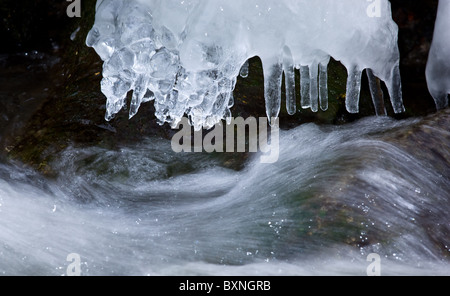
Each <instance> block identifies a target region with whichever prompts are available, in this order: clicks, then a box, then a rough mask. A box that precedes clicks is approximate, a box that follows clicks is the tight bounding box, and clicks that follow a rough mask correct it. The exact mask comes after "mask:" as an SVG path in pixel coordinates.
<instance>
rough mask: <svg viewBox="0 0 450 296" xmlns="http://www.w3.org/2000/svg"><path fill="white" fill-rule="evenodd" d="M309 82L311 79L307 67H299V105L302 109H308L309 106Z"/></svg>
mask: <svg viewBox="0 0 450 296" xmlns="http://www.w3.org/2000/svg"><path fill="white" fill-rule="evenodd" d="M310 84H311V79H310V77H309V67H308V66H301V67H300V94H301V106H302V108H303V109H308V108H310V107H311V97H310V95H311V94H310V92H309V89H310Z"/></svg>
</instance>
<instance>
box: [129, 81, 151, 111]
mask: <svg viewBox="0 0 450 296" xmlns="http://www.w3.org/2000/svg"><path fill="white" fill-rule="evenodd" d="M139 76H140V77H139V78H138V80H137V82H136V86H135V88H134V91H133V97H132V99H131V104H130V113H129V118H130V119H131V118H132V117H134V116H135V115H136V114H137V112H138V111H139V107H140V106H141V103H142V101H143V98H144V96H145V94H146V93H147V78H146V77H145V76H144V75H139Z"/></svg>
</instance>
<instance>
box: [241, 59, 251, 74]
mask: <svg viewBox="0 0 450 296" xmlns="http://www.w3.org/2000/svg"><path fill="white" fill-rule="evenodd" d="M249 66H250V65H249V62H248V60H247V61H245V63H244V64H243V65H242V67H241V71H240V73H239V75H241V77H242V78H247V77H248V73H249Z"/></svg>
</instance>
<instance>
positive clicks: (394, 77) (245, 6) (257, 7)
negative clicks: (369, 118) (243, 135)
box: [86, 0, 404, 130]
mask: <svg viewBox="0 0 450 296" xmlns="http://www.w3.org/2000/svg"><path fill="white" fill-rule="evenodd" d="M369 4H370V3H368V2H367V1H365V0H349V1H333V0H318V1H314V2H313V3H312V2H311V1H307V0H295V1H293V0H284V1H278V0H266V1H256V0H250V1H239V2H237V1H225V0H214V1H205V0H192V1H175V0H167V1H158V0H132V1H123V0H98V2H97V11H96V20H95V24H94V27H93V28H92V30H91V31H90V33H89V34H88V37H87V40H86V43H87V45H88V46H91V47H93V48H94V49H95V50H96V51H97V53H98V54H99V55H100V57H101V58H102V59H103V60H104V69H103V81H102V85H101V89H102V92H103V93H104V94H105V95H106V97H107V112H106V120H111V119H112V118H113V117H114V115H115V114H117V113H118V112H119V111H120V110H121V109H122V108H123V107H124V106H125V105H126V96H127V93H128V92H129V91H131V90H133V91H134V92H133V97H132V101H131V106H130V108H129V110H130V114H129V115H130V118H131V117H133V116H134V115H135V114H136V113H137V112H138V110H139V107H140V105H141V103H143V102H147V101H150V100H154V101H155V102H154V104H155V109H156V117H157V118H158V120H159V121H160V123H161V124H163V123H165V122H167V123H170V124H171V125H172V126H176V125H177V124H178V122H179V121H180V119H181V117H183V116H184V114H187V115H188V117H189V118H190V120H191V123H192V124H193V125H194V127H195V128H196V129H197V130H198V129H200V128H202V127H205V128H210V127H212V126H213V125H214V124H215V123H217V122H218V121H220V120H221V119H224V118H228V117H230V116H231V112H230V108H231V106H232V100H233V99H232V93H233V90H234V87H235V84H236V78H237V76H238V75H242V76H244V77H245V76H246V75H248V70H247V69H248V67H247V61H248V59H249V58H252V57H255V56H258V57H260V58H261V60H262V62H263V67H264V75H265V97H266V98H265V99H266V109H267V115H268V117H269V118H272V117H277V116H278V115H279V112H280V106H281V99H282V98H281V81H282V78H283V73H284V75H285V77H286V81H287V83H286V84H287V89H286V92H287V96H288V97H287V108H288V113H289V114H294V113H295V112H296V111H297V110H296V102H295V84H296V83H295V75H293V72H294V71H293V70H295V69H300V70H301V73H302V77H301V79H300V88H301V91H300V92H301V96H302V98H301V102H302V103H301V107H302V108H311V110H312V111H314V112H317V111H318V110H319V105H320V108H321V109H322V110H326V109H327V106H328V90H327V75H326V72H327V65H328V63H329V60H330V58H331V57H333V58H334V59H335V60H337V61H340V62H341V63H342V64H343V65H344V66H345V67H346V68H347V69H348V72H349V75H348V81H347V102H346V107H347V110H348V111H349V112H350V113H357V112H358V111H359V95H360V87H361V74H362V71H363V70H364V69H370V76H371V79H372V80H373V79H375V78H379V79H381V80H382V81H384V82H385V83H386V86H387V89H388V91H389V95H390V97H391V101H392V106H393V109H394V111H395V112H396V113H400V112H403V111H404V107H403V103H402V91H401V82H400V70H399V51H398V46H397V34H398V27H397V25H396V24H395V23H394V22H393V20H392V15H391V9H390V3H389V2H388V1H387V0H383V1H380V7H379V8H378V9H379V12H380V14H379V15H380V17H371V16H370V14H369V13H368V6H369ZM373 85H379V84H377V83H375V84H373ZM379 93H380V91H379V89H374V90H372V95H373V98H374V102H375V104H378V105H379V100H380V95H379Z"/></svg>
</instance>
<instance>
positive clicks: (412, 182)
mask: <svg viewBox="0 0 450 296" xmlns="http://www.w3.org/2000/svg"><path fill="white" fill-rule="evenodd" d="M411 123H412V122H411V121H406V122H395V121H391V120H389V119H387V118H381V119H380V118H368V119H365V120H363V121H360V122H358V123H355V124H351V125H349V126H346V127H318V126H316V125H314V124H309V125H304V126H301V127H298V128H296V129H293V130H291V131H287V132H286V131H284V132H282V133H281V137H280V149H281V150H280V159H279V161H278V162H277V163H275V164H261V163H259V161H258V157H255V158H254V159H253V158H252V159H251V160H249V162H248V163H247V164H246V165H245V168H244V169H243V170H241V171H234V170H230V169H226V168H224V167H222V166H221V165H220V164H221V161H220V159H219V158H218V157H217V156H214V155H208V154H203V153H197V154H196V153H191V154H175V153H173V152H171V150H170V142H169V141H167V140H159V139H149V140H148V141H145V142H143V143H141V144H138V145H131V146H129V147H123V148H122V149H120V150H117V151H112V150H105V149H103V148H98V147H91V148H73V147H72V148H68V149H66V150H65V151H64V152H63V153H62V154H61V155H58V156H55V163H54V164H53V165H54V167H55V168H56V169H57V171H58V177H57V178H56V179H53V180H49V179H45V178H43V177H40V176H38V175H37V174H36V173H34V172H32V171H30V170H27V169H22V168H19V167H17V166H15V165H13V164H4V165H1V166H0V221H1V222H0V274H4V275H36V274H38V275H64V274H66V273H67V268H68V267H69V264H70V262H68V261H66V259H67V256H68V255H69V254H73V253H75V254H78V255H79V256H80V258H81V275H185V274H188V275H205V274H206V275H315V274H319V275H346V274H352V275H365V274H366V268H367V266H368V265H369V262H367V261H366V258H367V256H368V254H369V253H377V254H379V255H380V256H381V268H382V270H381V273H382V275H411V274H412V275H450V266H449V265H448V259H447V258H448V252H449V243H450V241H449V236H448V234H449V229H450V225H449V221H448V212H449V210H450V209H449V203H448V198H449V196H448V192H450V188H449V186H450V185H449V182H448V175H445V174H444V175H442V171H441V172H439V170H437V169H436V167H434V164H433V163H429V162H423V161H422V160H421V159H417V158H415V157H414V156H413V155H411V154H409V153H407V152H406V151H404V150H402V149H400V148H399V147H396V146H395V145H393V144H391V143H389V142H386V141H383V140H382V138H380V136H379V135H380V133H379V132H381V131H385V130H390V129H393V128H396V127H398V126H402V125H407V124H411ZM431 131H432V132H433V133H437V136H438V137H439V136H440V135H444V134H445V133H448V132H447V131H446V130H444V129H439V128H435V129H431Z"/></svg>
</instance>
